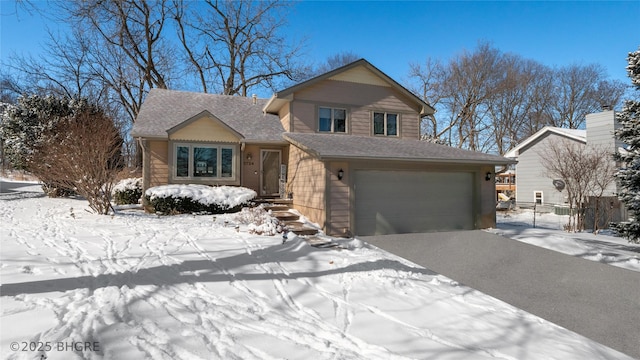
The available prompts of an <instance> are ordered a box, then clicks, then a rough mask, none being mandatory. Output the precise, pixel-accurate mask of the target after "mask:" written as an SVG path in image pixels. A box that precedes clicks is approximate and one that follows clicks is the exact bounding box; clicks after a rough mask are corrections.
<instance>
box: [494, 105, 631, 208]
mask: <svg viewBox="0 0 640 360" xmlns="http://www.w3.org/2000/svg"><path fill="white" fill-rule="evenodd" d="M617 127H618V124H617V122H616V121H615V112H614V111H612V110H606V111H602V112H599V113H594V114H589V115H587V116H586V130H573V129H563V128H557V127H551V126H547V127H544V128H542V129H541V130H540V131H538V132H536V133H535V134H533V135H532V136H530V137H529V138H527V139H526V140H524V141H523V142H522V143H520V144H519V145H518V146H516V147H515V148H513V149H511V150H510V151H509V152H507V153H506V154H505V155H504V156H505V157H507V158H511V159H515V160H517V161H518V164H517V165H516V202H517V203H519V204H521V205H526V204H534V203H535V204H538V205H549V206H554V205H560V206H561V205H564V204H566V203H567V198H566V191H559V190H558V189H557V188H556V186H554V180H561V179H551V178H549V177H547V176H546V174H545V173H546V171H545V169H544V167H543V166H542V163H541V156H543V154H544V150H545V148H547V147H548V146H549V144H550V143H552V142H554V141H559V140H562V139H566V140H569V141H574V142H576V143H578V144H581V145H583V146H597V147H605V148H606V149H608V150H609V151H610V152H611V154H613V153H615V152H616V151H617V149H618V148H620V147H622V146H623V144H622V143H621V142H620V141H618V140H616V138H615V136H614V130H615V129H616V128H617ZM611 161H613V160H611ZM603 195H604V196H615V195H616V184H615V182H612V183H611V185H610V186H609V188H608V189H607V190H606V191H605V193H604V194H603ZM616 206H618V205H617V204H616Z"/></svg>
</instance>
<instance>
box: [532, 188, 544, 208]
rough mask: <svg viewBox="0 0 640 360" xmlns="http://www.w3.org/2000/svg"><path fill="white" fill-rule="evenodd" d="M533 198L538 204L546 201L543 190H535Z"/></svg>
mask: <svg viewBox="0 0 640 360" xmlns="http://www.w3.org/2000/svg"><path fill="white" fill-rule="evenodd" d="M533 200H534V202H535V203H536V204H537V205H542V204H543V203H544V198H543V196H542V191H534V192H533Z"/></svg>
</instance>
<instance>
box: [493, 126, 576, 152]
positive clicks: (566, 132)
mask: <svg viewBox="0 0 640 360" xmlns="http://www.w3.org/2000/svg"><path fill="white" fill-rule="evenodd" d="M551 134H555V135H559V136H562V137H565V138H568V139H571V140H574V141H578V142H581V143H584V144H586V143H587V131H586V130H578V129H564V128H559V127H553V126H545V127H543V128H542V129H540V130H538V131H537V132H536V133H535V134H533V135H531V136H529V137H528V138H527V139H526V140H524V141H523V142H521V143H520V144H518V145H517V146H516V147H514V148H513V149H511V150H509V151H507V152H506V153H505V154H504V156H505V157H508V158H512V159H514V158H517V157H518V155H519V154H520V152H521V151H523V150H526V149H528V148H530V147H532V146H534V145H535V144H536V143H537V142H538V141H540V140H542V139H543V138H545V137H546V136H548V135H551Z"/></svg>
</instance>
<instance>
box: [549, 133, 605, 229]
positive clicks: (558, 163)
mask: <svg viewBox="0 0 640 360" xmlns="http://www.w3.org/2000/svg"><path fill="white" fill-rule="evenodd" d="M540 158H541V163H542V166H543V167H544V169H545V171H546V174H547V176H548V177H549V178H551V179H561V180H562V181H564V183H565V190H566V192H567V200H568V203H569V223H568V224H566V226H565V229H566V230H567V231H570V232H574V231H582V230H584V226H585V210H586V204H587V202H588V197H590V196H594V197H596V198H601V197H602V195H603V194H604V191H605V190H606V189H607V187H608V186H609V184H611V182H612V181H613V179H614V178H613V173H614V163H613V161H612V156H611V154H610V153H609V152H608V151H607V149H605V148H598V147H593V146H586V145H584V144H580V143H577V142H574V141H569V140H565V139H563V140H558V141H553V142H550V144H549V146H548V147H547V148H546V149H545V150H544V151H542V152H541V153H540ZM597 211H599V210H597ZM596 230H597V229H596Z"/></svg>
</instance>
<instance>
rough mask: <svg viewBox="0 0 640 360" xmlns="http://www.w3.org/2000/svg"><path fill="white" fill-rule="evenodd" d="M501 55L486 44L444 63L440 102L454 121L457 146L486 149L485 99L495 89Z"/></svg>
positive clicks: (481, 44)
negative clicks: (442, 90) (442, 89)
mask: <svg viewBox="0 0 640 360" xmlns="http://www.w3.org/2000/svg"><path fill="white" fill-rule="evenodd" d="M501 57H502V54H501V53H500V52H499V51H498V50H497V49H496V48H494V47H492V46H491V45H490V44H488V43H482V42H481V43H479V45H478V48H477V49H476V50H475V51H474V52H466V51H465V52H463V53H461V54H460V55H458V56H456V57H455V58H453V59H452V60H451V61H450V62H449V64H448V65H447V77H446V78H445V80H444V84H443V88H444V91H445V94H446V97H445V98H444V99H443V103H444V105H445V107H446V108H447V113H448V115H449V116H450V119H451V120H450V123H454V124H455V129H456V140H457V141H456V142H457V144H458V147H461V148H462V147H464V148H467V149H469V150H486V145H487V144H486V142H485V139H486V137H488V134H487V133H488V131H487V129H488V124H487V123H486V122H485V120H486V101H487V100H488V99H489V98H491V97H492V96H493V94H494V92H495V91H496V87H497V83H498V82H499V74H500V72H499V69H500V67H501V61H502V59H501Z"/></svg>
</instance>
